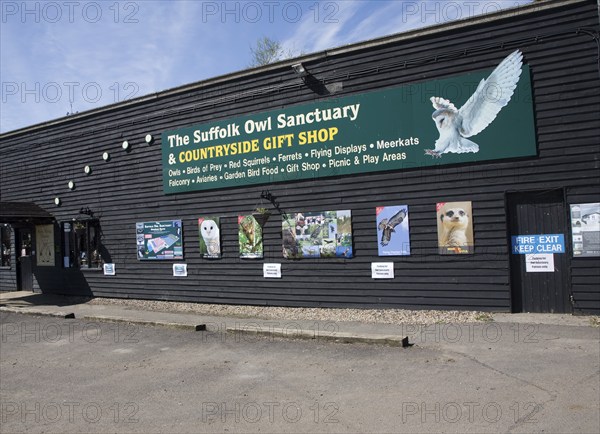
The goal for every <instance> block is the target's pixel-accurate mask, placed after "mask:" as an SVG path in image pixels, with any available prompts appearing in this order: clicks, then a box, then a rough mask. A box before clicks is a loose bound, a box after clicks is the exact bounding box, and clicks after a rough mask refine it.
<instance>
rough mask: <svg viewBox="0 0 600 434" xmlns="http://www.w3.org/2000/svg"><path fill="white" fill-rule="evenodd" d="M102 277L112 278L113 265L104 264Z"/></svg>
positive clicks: (113, 273) (113, 272)
mask: <svg viewBox="0 0 600 434" xmlns="http://www.w3.org/2000/svg"><path fill="white" fill-rule="evenodd" d="M103 269H104V275H105V276H114V275H115V274H116V273H115V264H104V266H103Z"/></svg>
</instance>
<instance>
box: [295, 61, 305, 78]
mask: <svg viewBox="0 0 600 434" xmlns="http://www.w3.org/2000/svg"><path fill="white" fill-rule="evenodd" d="M292 69H293V70H294V72H295V73H296V74H297V75H299V76H300V77H304V76H306V75H308V72H306V69H305V68H304V65H302V63H294V64H293V65H292Z"/></svg>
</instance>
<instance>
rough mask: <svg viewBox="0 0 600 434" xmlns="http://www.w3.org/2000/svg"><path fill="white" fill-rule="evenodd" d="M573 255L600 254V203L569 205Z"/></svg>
mask: <svg viewBox="0 0 600 434" xmlns="http://www.w3.org/2000/svg"><path fill="white" fill-rule="evenodd" d="M571 234H572V239H573V256H576V257H586V256H588V257H592V256H600V203H580V204H573V205H571Z"/></svg>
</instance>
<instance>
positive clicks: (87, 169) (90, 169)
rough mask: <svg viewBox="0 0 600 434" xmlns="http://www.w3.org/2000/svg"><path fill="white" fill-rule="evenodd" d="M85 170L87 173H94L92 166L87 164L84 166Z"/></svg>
mask: <svg viewBox="0 0 600 434" xmlns="http://www.w3.org/2000/svg"><path fill="white" fill-rule="evenodd" d="M83 171H84V172H85V174H86V175H89V174H90V173H92V168H91V167H90V166H85V167H84V168H83Z"/></svg>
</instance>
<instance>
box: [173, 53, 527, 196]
mask: <svg viewBox="0 0 600 434" xmlns="http://www.w3.org/2000/svg"><path fill="white" fill-rule="evenodd" d="M515 53H518V52H515ZM515 53H513V55H514V54H515ZM519 54H520V53H519ZM511 56H512V55H511ZM509 57H510V56H509ZM508 59H509V58H507V59H506V60H508ZM506 60H505V62H506ZM505 62H503V63H502V64H500V65H499V67H498V68H496V70H494V71H493V73H492V72H491V71H486V72H479V73H472V74H468V75H462V76H459V77H450V78H447V79H443V80H436V81H429V82H424V83H420V84H413V85H406V86H401V87H395V88H387V89H383V90H378V91H373V92H368V93H363V94H356V95H351V96H345V97H330V98H329V99H325V100H322V101H319V102H315V103H311V104H303V105H298V106H291V107H285V108H282V109H281V110H273V111H268V112H262V113H255V114H251V115H247V116H242V117H236V118H231V119H226V120H221V121H218V122H213V123H207V124H202V125H195V126H191V127H188V128H181V129H177V130H173V131H165V132H164V133H163V134H162V151H163V156H162V158H163V188H164V192H165V193H167V194H171V193H181V192H187V191H196V190H208V189H215V188H225V187H236V186H244V185H249V184H263V183H274V182H283V181H292V180H301V179H314V178H321V177H329V176H339V175H351V174H356V173H367V172H375V171H384V170H405V169H412V168H419V167H428V166H438V165H442V164H456V163H477V162H481V161H487V160H495V159H504V158H515V157H525V156H532V155H536V152H537V151H536V141H535V131H534V120H533V108H532V100H531V83H530V79H529V69H528V67H527V66H523V65H521V64H520V63H518V68H519V69H518V70H517V71H516V73H515V71H514V70H513V71H508V73H507V74H509V75H510V74H512V75H513V76H514V75H516V77H513V80H514V81H517V83H515V84H513V86H512V88H509V89H502V88H499V86H502V85H503V84H502V82H503V81H502V80H500V79H502V78H504V77H503V76H500V79H498V77H497V76H498V70H499V69H501V68H502V67H503V64H504V63H505ZM506 68H507V67H506V66H505V67H504V69H506ZM512 68H513V69H514V68H515V67H514V66H512ZM500 72H503V71H500ZM495 75H496V76H495ZM505 75H506V74H505ZM482 79H487V86H483V87H482V85H480V82H481V80H482ZM504 81H506V80H504ZM515 85H516V88H515ZM506 97H508V98H506ZM490 119H491V121H490Z"/></svg>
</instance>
